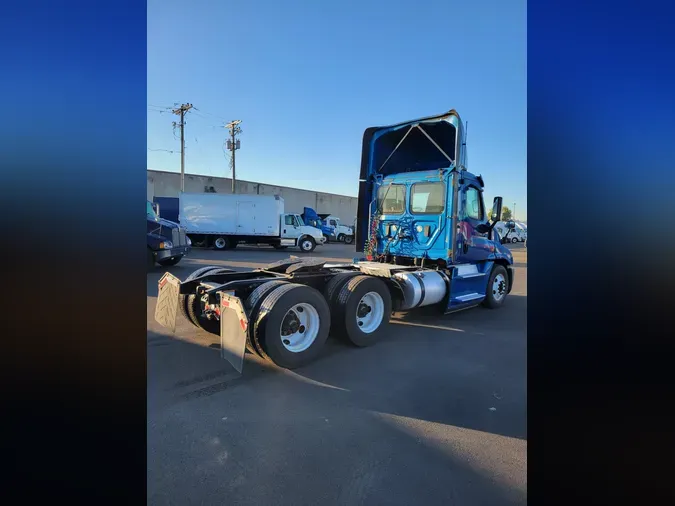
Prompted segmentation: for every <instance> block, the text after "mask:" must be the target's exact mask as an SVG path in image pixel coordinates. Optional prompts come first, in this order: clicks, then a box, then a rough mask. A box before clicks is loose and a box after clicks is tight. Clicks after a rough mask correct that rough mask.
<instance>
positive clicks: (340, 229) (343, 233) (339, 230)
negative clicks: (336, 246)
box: [322, 214, 354, 244]
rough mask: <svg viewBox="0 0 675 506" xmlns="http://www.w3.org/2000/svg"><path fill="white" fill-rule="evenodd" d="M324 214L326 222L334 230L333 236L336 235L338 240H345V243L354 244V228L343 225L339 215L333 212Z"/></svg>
mask: <svg viewBox="0 0 675 506" xmlns="http://www.w3.org/2000/svg"><path fill="white" fill-rule="evenodd" d="M324 216H325V217H324ZM324 216H322V217H323V221H324V223H326V224H328V226H329V227H330V228H331V230H332V231H333V234H332V236H331V237H334V238H335V239H336V240H337V241H338V242H344V243H345V244H352V243H353V242H354V229H352V228H351V227H347V226H345V225H342V224H341V223H340V218H338V217H337V216H333V215H331V214H328V215H324Z"/></svg>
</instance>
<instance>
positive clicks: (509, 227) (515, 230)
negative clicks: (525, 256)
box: [495, 220, 527, 243]
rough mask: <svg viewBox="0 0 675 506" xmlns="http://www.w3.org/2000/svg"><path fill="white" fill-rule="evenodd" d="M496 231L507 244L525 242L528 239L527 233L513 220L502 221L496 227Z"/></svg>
mask: <svg viewBox="0 0 675 506" xmlns="http://www.w3.org/2000/svg"><path fill="white" fill-rule="evenodd" d="M495 230H496V231H497V232H499V236H500V237H501V239H502V240H503V242H505V243H508V242H510V243H517V242H525V240H526V239H527V232H525V231H523V229H522V228H520V227H519V226H518V223H516V222H514V221H513V220H510V221H500V222H499V223H497V224H496V225H495Z"/></svg>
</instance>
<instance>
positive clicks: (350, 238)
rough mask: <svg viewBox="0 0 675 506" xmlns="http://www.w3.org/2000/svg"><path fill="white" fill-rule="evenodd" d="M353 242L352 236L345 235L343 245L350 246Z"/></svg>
mask: <svg viewBox="0 0 675 506" xmlns="http://www.w3.org/2000/svg"><path fill="white" fill-rule="evenodd" d="M353 242H354V236H353V235H346V236H345V244H352V243H353Z"/></svg>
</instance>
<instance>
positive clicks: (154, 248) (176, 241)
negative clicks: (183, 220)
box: [145, 200, 192, 268]
mask: <svg viewBox="0 0 675 506" xmlns="http://www.w3.org/2000/svg"><path fill="white" fill-rule="evenodd" d="M145 213H146V222H147V263H148V267H149V268H151V267H153V266H154V265H155V263H158V264H160V265H161V266H163V267H168V266H171V265H176V264H177V263H178V262H180V261H181V259H182V258H183V257H184V256H185V255H187V254H189V253H190V251H191V249H192V243H191V241H190V238H189V237H188V236H187V235H186V233H185V229H184V228H182V227H181V226H180V225H178V223H174V222H172V221H169V220H164V219H162V218H160V217H159V204H155V203H152V202H150V201H149V200H148V201H146V210H145Z"/></svg>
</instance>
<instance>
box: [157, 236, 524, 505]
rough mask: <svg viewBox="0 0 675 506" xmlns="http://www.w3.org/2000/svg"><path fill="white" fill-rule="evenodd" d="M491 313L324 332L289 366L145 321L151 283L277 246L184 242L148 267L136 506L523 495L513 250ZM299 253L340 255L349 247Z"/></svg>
mask: <svg viewBox="0 0 675 506" xmlns="http://www.w3.org/2000/svg"><path fill="white" fill-rule="evenodd" d="M510 247H511V248H512V250H513V252H514V257H515V263H516V282H515V285H514V288H513V291H512V293H511V294H510V296H509V297H508V298H507V301H506V303H505V306H504V307H502V308H501V309H499V310H488V309H484V308H482V307H481V308H476V309H470V310H467V311H462V312H459V313H456V314H453V315H447V316H439V315H437V314H430V313H429V312H428V311H424V312H423V313H414V314H413V313H411V314H410V315H396V317H395V318H394V320H393V321H392V325H391V334H390V335H389V336H388V337H387V338H386V339H384V340H383V341H381V342H379V343H378V344H376V345H375V346H373V347H371V348H364V349H356V348H353V347H350V346H348V345H346V344H343V343H342V342H340V341H338V340H334V339H329V341H328V343H327V345H326V347H325V350H324V353H323V355H322V356H321V358H320V359H319V360H317V361H316V362H314V363H312V364H310V365H309V366H306V367H303V368H301V369H298V370H295V371H293V372H291V371H287V370H280V369H278V368H276V367H274V366H271V365H269V364H267V363H265V362H262V361H261V360H259V359H254V358H251V357H250V356H247V357H248V358H247V362H246V363H245V365H244V372H243V374H242V375H239V374H238V373H236V371H234V369H233V368H232V367H231V366H230V365H229V364H228V363H227V362H225V361H224V360H222V359H221V358H220V355H219V350H218V346H217V344H216V343H217V342H218V337H217V336H211V335H209V334H204V333H201V332H200V331H198V330H197V329H196V328H195V327H193V326H192V325H190V324H188V323H187V322H185V321H182V320H180V321H179V324H178V328H177V329H176V334H175V335H174V334H171V333H170V332H169V331H167V330H165V329H163V328H162V327H160V326H159V325H158V324H157V323H155V321H154V316H153V315H154V309H155V302H156V295H157V282H158V280H159V278H160V276H161V274H162V273H163V272H165V271H166V270H169V271H170V272H172V273H173V274H174V275H176V276H178V277H180V278H184V277H186V276H187V275H188V274H189V273H191V272H192V271H193V270H195V269H197V268H199V267H202V266H205V265H222V266H225V267H229V268H232V269H247V268H255V267H261V266H263V265H265V264H268V263H271V262H274V261H276V260H279V259H280V258H284V257H286V256H288V255H289V254H294V255H296V254H297V255H299V254H300V253H297V252H293V250H291V249H289V250H287V251H285V252H279V251H276V250H273V249H268V248H240V249H239V248H238V249H236V250H234V251H227V252H216V251H210V250H194V251H193V252H192V254H191V256H190V257H188V258H186V259H184V260H183V261H182V262H181V263H180V264H178V265H177V266H175V267H171V268H169V269H165V268H162V267H159V266H157V267H156V268H155V269H154V270H153V271H152V272H150V273H149V274H148V276H147V293H148V334H147V336H148V337H147V339H148V350H147V378H148V379H147V382H148V383H147V387H148V391H147V394H148V422H147V423H148V427H147V429H148V431H147V446H148V455H147V456H148V477H147V487H148V504H150V505H165V504H166V505H169V504H171V505H174V504H175V505H190V504H200V505H207V506H208V505H212V504H213V505H224V504H227V505H235V504H236V505H273V504H274V505H285V504H288V505H294V506H300V505H316V504H322V505H332V504H335V505H366V504H387V505H402V506H403V505H405V506H409V505H412V504H424V505H444V506H446V505H453V504H457V505H462V506H473V505H486V506H488V505H489V506H499V505H512V504H526V495H527V457H526V454H527V390H526V364H527V359H526V344H527V343H526V325H527V321H526V315H527V250H525V249H524V248H523V247H522V245H520V244H515V245H510ZM313 256H322V257H327V258H330V259H335V260H341V261H344V260H351V259H352V258H353V257H354V256H356V253H355V252H354V247H353V246H345V245H342V244H330V245H327V246H320V247H318V248H317V249H316V251H315V252H314V253H313Z"/></svg>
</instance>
